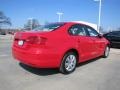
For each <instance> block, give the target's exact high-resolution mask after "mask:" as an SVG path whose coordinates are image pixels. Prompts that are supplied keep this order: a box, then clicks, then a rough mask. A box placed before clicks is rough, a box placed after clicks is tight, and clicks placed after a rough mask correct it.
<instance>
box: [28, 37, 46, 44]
mask: <svg viewBox="0 0 120 90" xmlns="http://www.w3.org/2000/svg"><path fill="white" fill-rule="evenodd" d="M46 40H47V39H46V38H44V37H38V36H30V37H28V38H27V40H26V42H28V43H30V44H45V42H46Z"/></svg>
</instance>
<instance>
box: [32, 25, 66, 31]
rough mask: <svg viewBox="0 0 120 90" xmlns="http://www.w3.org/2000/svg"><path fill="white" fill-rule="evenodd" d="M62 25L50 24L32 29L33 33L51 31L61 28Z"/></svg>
mask: <svg viewBox="0 0 120 90" xmlns="http://www.w3.org/2000/svg"><path fill="white" fill-rule="evenodd" d="M62 25H64V23H51V24H46V25H41V26H38V27H37V28H35V29H33V31H53V30H55V29H57V28H59V27H61V26H62Z"/></svg>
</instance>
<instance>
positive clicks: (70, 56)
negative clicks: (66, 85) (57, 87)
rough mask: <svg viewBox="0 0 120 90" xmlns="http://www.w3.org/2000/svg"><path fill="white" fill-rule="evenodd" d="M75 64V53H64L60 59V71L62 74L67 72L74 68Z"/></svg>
mask: <svg viewBox="0 0 120 90" xmlns="http://www.w3.org/2000/svg"><path fill="white" fill-rule="evenodd" d="M76 64H77V55H76V54H75V53H74V52H68V53H66V54H65V55H64V57H63V59H62V62H61V66H60V72H61V73H63V74H69V73H71V72H73V71H74V70H75V68H76Z"/></svg>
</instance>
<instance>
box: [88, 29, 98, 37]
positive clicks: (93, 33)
mask: <svg viewBox="0 0 120 90" xmlns="http://www.w3.org/2000/svg"><path fill="white" fill-rule="evenodd" d="M87 30H88V33H89V35H90V36H94V37H95V36H98V34H99V33H98V32H97V31H96V30H94V29H93V28H91V27H87Z"/></svg>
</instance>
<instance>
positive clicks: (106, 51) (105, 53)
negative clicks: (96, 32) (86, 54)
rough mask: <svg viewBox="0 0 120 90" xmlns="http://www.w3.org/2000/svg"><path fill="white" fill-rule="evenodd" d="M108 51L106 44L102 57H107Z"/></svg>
mask: <svg viewBox="0 0 120 90" xmlns="http://www.w3.org/2000/svg"><path fill="white" fill-rule="evenodd" d="M109 52H110V47H109V46H106V48H105V51H104V55H103V57H104V58H107V57H108V56H109Z"/></svg>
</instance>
